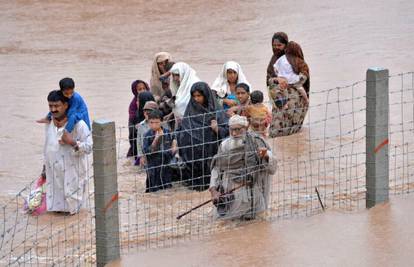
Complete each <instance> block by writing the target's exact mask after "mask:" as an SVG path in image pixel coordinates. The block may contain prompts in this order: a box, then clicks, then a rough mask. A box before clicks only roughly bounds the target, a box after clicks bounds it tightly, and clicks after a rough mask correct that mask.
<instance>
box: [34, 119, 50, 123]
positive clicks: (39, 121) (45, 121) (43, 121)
mask: <svg viewBox="0 0 414 267" xmlns="http://www.w3.org/2000/svg"><path fill="white" fill-rule="evenodd" d="M36 122H37V123H49V122H50V120H49V119H48V118H41V119H40V120H37V121H36Z"/></svg>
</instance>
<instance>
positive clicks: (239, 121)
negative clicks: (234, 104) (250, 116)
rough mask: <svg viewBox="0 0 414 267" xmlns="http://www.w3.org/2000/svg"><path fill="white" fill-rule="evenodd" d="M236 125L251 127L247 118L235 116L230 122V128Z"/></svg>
mask: <svg viewBox="0 0 414 267" xmlns="http://www.w3.org/2000/svg"><path fill="white" fill-rule="evenodd" d="M234 125H241V126H244V127H247V126H249V122H248V121H247V118H246V117H245V116H240V115H233V116H232V117H231V118H230V120H229V126H234Z"/></svg>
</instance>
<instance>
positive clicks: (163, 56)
mask: <svg viewBox="0 0 414 267" xmlns="http://www.w3.org/2000/svg"><path fill="white" fill-rule="evenodd" d="M165 60H168V61H171V60H172V57H171V55H170V53H168V52H159V53H157V54H155V57H154V62H153V63H152V68H151V80H150V90H151V93H152V94H153V95H154V97H156V98H160V97H161V96H162V94H163V93H164V90H163V89H162V84H161V81H160V76H161V73H160V70H159V69H158V64H157V63H160V62H163V61H165Z"/></svg>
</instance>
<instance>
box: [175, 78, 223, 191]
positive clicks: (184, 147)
mask: <svg viewBox="0 0 414 267" xmlns="http://www.w3.org/2000/svg"><path fill="white" fill-rule="evenodd" d="M195 91H198V92H199V93H200V94H202V95H203V96H204V99H205V104H204V105H200V104H198V103H197V102H196V101H195V100H194V99H193V98H192V97H191V100H190V103H189V104H188V106H187V109H186V111H185V115H184V118H183V120H182V123H181V126H180V127H179V128H178V130H177V142H178V147H179V154H180V156H181V158H182V159H183V161H184V162H185V164H186V167H185V169H184V170H183V178H184V179H187V181H186V183H187V185H188V186H189V187H190V188H192V189H195V190H205V189H207V188H208V185H209V183H210V162H211V159H212V157H213V156H214V155H215V154H216V152H217V148H218V146H219V144H220V142H221V140H222V139H223V138H225V137H227V136H228V132H229V131H228V125H227V123H228V119H227V117H226V115H225V114H224V112H223V111H222V110H219V111H218V110H217V108H216V102H215V100H214V97H213V94H212V92H211V90H210V87H209V86H208V85H207V84H206V83H204V82H198V83H195V84H194V85H193V87H192V88H191V94H190V95H192V94H193V93H194V92H195ZM212 120H216V121H217V124H218V133H216V132H215V131H213V129H212V128H211V121H212Z"/></svg>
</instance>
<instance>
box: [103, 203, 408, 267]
mask: <svg viewBox="0 0 414 267" xmlns="http://www.w3.org/2000/svg"><path fill="white" fill-rule="evenodd" d="M413 210H414V198H413V196H409V197H405V198H398V199H397V198H395V199H392V201H391V202H390V203H387V204H383V205H379V206H377V207H375V208H373V209H370V210H364V211H361V212H358V213H353V214H348V213H340V212H332V211H329V212H326V213H324V214H320V215H317V216H313V217H310V218H298V219H292V220H285V221H279V222H278V223H267V222H263V223H255V224H250V225H248V226H244V227H241V228H239V229H236V230H232V231H228V232H225V233H219V234H214V235H212V236H210V237H209V238H206V239H205V240H198V241H188V243H185V244H182V245H181V246H178V247H174V248H165V249H157V250H150V251H146V252H141V253H138V254H135V255H130V256H125V257H123V258H122V261H117V262H115V263H112V264H109V266H413V264H414V228H413V227H412V222H413V220H414V216H413V213H412V211H413Z"/></svg>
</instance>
